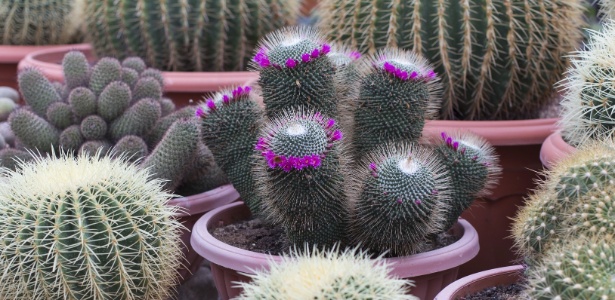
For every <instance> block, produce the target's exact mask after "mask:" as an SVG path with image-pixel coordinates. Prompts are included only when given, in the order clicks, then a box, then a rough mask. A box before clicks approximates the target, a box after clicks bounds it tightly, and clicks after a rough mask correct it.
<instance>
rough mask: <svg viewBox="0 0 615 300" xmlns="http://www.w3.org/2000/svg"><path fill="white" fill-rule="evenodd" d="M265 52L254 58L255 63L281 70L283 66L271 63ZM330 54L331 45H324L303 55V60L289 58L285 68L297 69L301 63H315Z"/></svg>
mask: <svg viewBox="0 0 615 300" xmlns="http://www.w3.org/2000/svg"><path fill="white" fill-rule="evenodd" d="M265 52H266V51H265V49H264V48H261V49H260V50H259V51H258V52H257V53H256V55H255V56H254V58H253V60H254V62H256V63H257V64H258V65H259V66H260V67H261V68H269V67H274V68H277V69H281V68H282V66H280V65H278V64H274V63H271V60H269V56H267V53H265ZM329 52H331V45H329V44H326V43H325V44H322V46H320V47H318V48H314V49H313V50H312V51H311V52H309V53H303V54H301V60H297V59H294V58H292V57H289V58H287V59H286V62H285V67H286V68H288V69H292V68H294V67H296V66H297V65H298V64H299V63H309V62H310V61H313V60H314V59H316V58H318V57H320V56H325V55H327V54H328V53H329Z"/></svg>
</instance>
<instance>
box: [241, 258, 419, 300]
mask: <svg viewBox="0 0 615 300" xmlns="http://www.w3.org/2000/svg"><path fill="white" fill-rule="evenodd" d="M388 272H389V266H388V265H387V264H386V263H385V262H384V261H382V260H381V259H380V258H377V259H370V257H369V255H368V254H367V253H366V252H360V251H358V250H357V249H354V250H345V251H344V252H341V253H340V252H339V250H337V249H334V250H330V251H319V250H317V249H314V250H312V251H309V249H308V250H306V251H303V253H301V254H299V253H292V255H291V256H290V257H284V258H283V261H282V262H280V263H272V264H270V265H269V270H268V271H257V272H256V274H254V275H251V277H252V282H249V283H245V282H243V283H240V284H241V287H242V288H243V290H244V291H243V293H242V294H241V295H240V296H239V297H238V298H237V299H238V300H248V299H263V300H265V299H270V300H274V299H339V300H344V299H347V300H351V299H352V300H367V299H390V300H414V299H417V298H416V297H414V296H411V295H407V294H406V292H407V290H408V289H409V288H410V287H412V282H411V281H406V280H401V279H397V278H393V277H391V276H390V275H388Z"/></svg>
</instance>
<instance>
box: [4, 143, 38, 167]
mask: <svg viewBox="0 0 615 300" xmlns="http://www.w3.org/2000/svg"><path fill="white" fill-rule="evenodd" d="M31 159H32V155H31V154H30V153H28V152H26V151H23V150H19V149H15V148H3V149H0V164H2V167H3V168H7V169H9V170H16V169H17V168H18V167H19V164H20V162H25V161H29V160H31Z"/></svg>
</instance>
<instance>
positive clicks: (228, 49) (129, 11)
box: [85, 0, 300, 71]
mask: <svg viewBox="0 0 615 300" xmlns="http://www.w3.org/2000/svg"><path fill="white" fill-rule="evenodd" d="M299 3H300V1H298V0H247V1H240V2H236V1H218V0H196V1H190V3H188V2H186V3H183V2H177V1H172V2H158V1H154V2H146V3H145V4H143V3H141V2H139V1H134V0H129V1H125V2H123V3H122V4H121V5H118V4H117V3H116V2H114V1H107V0H104V1H97V0H86V6H85V16H86V17H85V19H86V20H87V21H86V25H87V28H88V31H87V32H88V34H89V36H90V40H92V41H93V49H94V52H95V53H96V54H97V55H99V56H113V57H119V58H121V59H123V58H126V57H128V56H138V57H141V58H142V59H143V60H144V61H145V62H146V63H147V65H150V66H152V67H154V68H157V69H161V70H172V71H240V70H244V69H245V68H246V66H247V63H248V62H249V59H250V58H251V54H252V52H253V51H254V47H255V46H256V43H257V41H258V40H259V39H260V38H261V37H262V36H264V35H265V34H266V33H268V32H270V31H272V30H275V29H278V28H281V27H283V26H287V25H292V24H294V23H295V22H296V20H297V17H298V14H299ZM112 12H114V13H112ZM130 24H132V25H130ZM133 25H134V26H133Z"/></svg>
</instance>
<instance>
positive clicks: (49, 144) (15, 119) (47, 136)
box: [9, 108, 60, 152]
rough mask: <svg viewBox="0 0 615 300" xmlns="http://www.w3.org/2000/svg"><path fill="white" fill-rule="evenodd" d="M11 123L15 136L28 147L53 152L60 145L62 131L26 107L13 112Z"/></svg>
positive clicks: (10, 118)
mask: <svg viewBox="0 0 615 300" xmlns="http://www.w3.org/2000/svg"><path fill="white" fill-rule="evenodd" d="M9 123H10V124H11V129H12V130H13V132H14V133H15V136H17V137H19V140H20V141H21V142H22V143H24V145H25V146H26V147H28V148H31V149H36V150H38V151H43V152H51V150H52V149H53V148H54V146H57V145H58V140H59V138H60V131H59V130H58V129H57V128H55V127H53V125H51V124H50V123H49V122H47V120H45V119H43V118H41V117H39V116H37V115H36V114H35V113H33V112H31V111H29V110H27V109H26V108H21V109H18V110H16V111H14V112H12V113H11V115H10V116H9Z"/></svg>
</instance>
